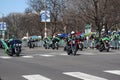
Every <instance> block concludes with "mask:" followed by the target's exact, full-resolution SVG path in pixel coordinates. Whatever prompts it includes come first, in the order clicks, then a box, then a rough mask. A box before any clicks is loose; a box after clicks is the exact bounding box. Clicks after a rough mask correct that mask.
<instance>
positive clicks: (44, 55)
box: [40, 54, 55, 57]
mask: <svg viewBox="0 0 120 80" xmlns="http://www.w3.org/2000/svg"><path fill="white" fill-rule="evenodd" d="M40 56H43V57H53V56H55V55H49V54H42V55H40Z"/></svg>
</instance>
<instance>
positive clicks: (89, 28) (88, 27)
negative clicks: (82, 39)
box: [85, 24, 91, 33]
mask: <svg viewBox="0 0 120 80" xmlns="http://www.w3.org/2000/svg"><path fill="white" fill-rule="evenodd" d="M90 32H91V25H90V24H87V25H86V26H85V33H90Z"/></svg>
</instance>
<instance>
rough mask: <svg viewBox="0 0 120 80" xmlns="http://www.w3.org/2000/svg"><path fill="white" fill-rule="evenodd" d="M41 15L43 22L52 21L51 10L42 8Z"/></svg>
mask: <svg viewBox="0 0 120 80" xmlns="http://www.w3.org/2000/svg"><path fill="white" fill-rule="evenodd" d="M40 17H41V22H50V11H48V10H41V12H40Z"/></svg>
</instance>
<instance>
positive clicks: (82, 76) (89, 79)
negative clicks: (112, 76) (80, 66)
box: [63, 72, 108, 80]
mask: <svg viewBox="0 0 120 80" xmlns="http://www.w3.org/2000/svg"><path fill="white" fill-rule="evenodd" d="M63 74H66V75H69V76H72V77H76V78H79V79H83V80H108V79H105V78H101V77H97V76H94V75H90V74H86V73H82V72H64V73H63Z"/></svg>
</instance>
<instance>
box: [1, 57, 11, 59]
mask: <svg viewBox="0 0 120 80" xmlns="http://www.w3.org/2000/svg"><path fill="white" fill-rule="evenodd" d="M0 58H2V59H11V58H12V57H10V56H0Z"/></svg>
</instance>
